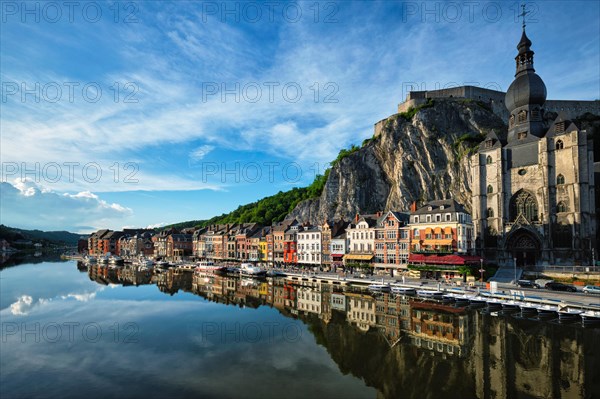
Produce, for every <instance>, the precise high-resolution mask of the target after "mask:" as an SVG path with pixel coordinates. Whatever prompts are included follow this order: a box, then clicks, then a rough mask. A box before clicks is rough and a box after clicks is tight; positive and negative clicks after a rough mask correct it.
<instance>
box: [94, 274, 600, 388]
mask: <svg viewBox="0 0 600 399" xmlns="http://www.w3.org/2000/svg"><path fill="white" fill-rule="evenodd" d="M88 273H89V275H90V278H91V279H93V280H96V281H98V282H101V283H103V284H106V283H107V282H108V281H109V280H110V278H112V277H111V274H110V273H111V271H110V270H109V269H108V268H107V267H101V266H90V267H89V269H88ZM120 277H121V278H122V279H127V278H128V277H127V272H126V271H125V269H123V271H122V272H121V274H120ZM156 278H157V280H156V282H157V285H159V287H163V288H162V289H161V291H165V292H168V291H167V290H169V289H170V290H175V292H176V291H177V290H178V289H181V288H183V289H185V287H188V286H189V287H191V288H192V289H193V291H194V293H196V294H198V295H201V296H202V297H204V298H207V299H209V300H212V301H216V302H221V303H225V304H237V305H240V306H250V307H258V306H260V305H263V304H269V305H271V306H274V307H275V308H277V309H278V310H279V311H280V312H281V314H283V315H284V316H286V317H294V314H295V312H296V314H297V313H300V315H301V317H302V320H303V322H305V323H308V324H310V325H311V331H313V329H314V331H313V332H314V333H315V334H318V336H319V340H320V342H321V343H322V345H324V346H325V347H326V348H327V350H328V352H329V353H330V354H331V356H332V358H333V359H334V360H335V361H336V362H337V363H338V364H339V365H340V367H342V365H343V367H344V368H345V370H346V371H347V372H350V373H352V374H354V375H355V376H357V377H359V378H363V379H365V381H368V383H369V385H372V386H374V387H376V388H377V389H378V390H380V391H381V392H382V393H383V396H387V397H400V396H403V397H404V396H406V397H417V396H418V395H419V394H422V393H423V388H422V387H424V386H427V387H429V388H428V391H427V392H428V393H429V394H431V395H433V396H435V397H437V396H440V397H442V396H444V395H446V396H447V397H456V396H457V395H460V397H482V398H491V397H495V398H512V397H519V396H525V397H547V398H559V397H560V398H566V397H577V398H579V397H583V398H585V397H590V398H591V397H595V396H594V395H595V394H597V393H598V392H600V380H598V379H597V378H596V377H597V376H596V374H597V370H598V369H600V358H599V357H598V356H594V353H593V352H592V351H594V350H596V349H595V348H596V347H597V342H600V330H599V329H582V328H580V327H575V326H563V325H555V324H552V323H548V322H542V321H530V320H518V319H515V318H513V317H492V316H490V315H484V314H481V313H478V312H477V311H475V310H472V309H468V308H457V307H454V306H451V305H446V304H442V303H440V302H435V301H423V300H421V299H417V298H413V297H407V296H402V295H393V294H387V293H384V294H379V295H376V296H375V297H373V296H371V295H370V294H366V293H363V292H343V291H342V290H343V289H344V288H342V287H339V286H333V285H329V284H326V283H315V282H313V281H293V282H292V281H291V280H290V281H287V280H285V279H281V278H274V279H271V278H269V279H267V280H262V281H260V280H253V281H250V282H246V283H243V280H241V279H240V278H238V277H229V276H221V275H213V274H207V275H194V276H193V277H192V273H189V272H178V271H176V270H175V269H170V270H168V271H165V272H164V273H161V274H159V275H157V277H156ZM187 279H189V281H188V280H187ZM334 310H335V312H334ZM314 315H319V317H320V320H319V318H317V317H314ZM304 316H306V317H304ZM347 323H349V324H351V325H354V326H356V327H357V328H358V330H362V331H366V333H364V332H359V331H358V330H357V328H348V327H349V326H348V324H347ZM405 337H406V338H405ZM415 347H417V348H419V350H415ZM364 348H369V350H368V355H367V354H365V352H364ZM365 356H373V357H376V358H377V365H378V366H377V367H369V366H368V364H372V362H373V358H365ZM369 362H371V363H369Z"/></svg>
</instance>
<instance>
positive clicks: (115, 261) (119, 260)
mask: <svg viewBox="0 0 600 399" xmlns="http://www.w3.org/2000/svg"><path fill="white" fill-rule="evenodd" d="M123 262H124V261H123V258H121V257H120V256H116V255H113V256H111V257H109V258H108V263H110V264H111V265H122V264H123Z"/></svg>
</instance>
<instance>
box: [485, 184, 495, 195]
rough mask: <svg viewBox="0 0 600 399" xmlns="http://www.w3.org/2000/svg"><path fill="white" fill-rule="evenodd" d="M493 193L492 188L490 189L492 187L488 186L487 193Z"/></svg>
mask: <svg viewBox="0 0 600 399" xmlns="http://www.w3.org/2000/svg"><path fill="white" fill-rule="evenodd" d="M493 192H494V187H492V185H491V184H490V185H489V186H487V193H488V194H491V193H493Z"/></svg>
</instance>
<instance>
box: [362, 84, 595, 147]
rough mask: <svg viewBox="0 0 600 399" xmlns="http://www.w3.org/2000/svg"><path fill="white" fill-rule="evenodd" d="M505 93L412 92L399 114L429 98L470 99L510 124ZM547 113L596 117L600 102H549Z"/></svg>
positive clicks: (481, 90)
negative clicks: (487, 107)
mask: <svg viewBox="0 0 600 399" xmlns="http://www.w3.org/2000/svg"><path fill="white" fill-rule="evenodd" d="M505 95H506V93H505V92H503V91H497V90H490V89H485V88H482V87H476V86H458V87H452V88H449V89H440V90H428V91H411V92H409V93H408V95H407V96H406V101H404V102H403V103H401V104H399V105H398V113H401V112H406V111H408V110H409V109H410V108H415V107H418V106H419V105H423V104H425V103H426V102H427V99H428V98H434V99H435V98H458V99H469V100H473V101H482V102H484V103H486V104H488V105H489V106H490V107H491V109H492V111H493V112H494V113H495V114H496V115H498V116H499V117H500V118H502V120H503V121H504V122H505V123H506V124H508V117H509V113H508V110H507V109H506V106H505V105H504V97H505ZM544 110H545V111H546V112H556V113H558V112H561V111H563V112H565V113H566V114H567V117H568V118H571V119H573V118H576V117H578V116H580V115H583V114H585V113H586V112H589V113H592V114H594V115H600V101H598V100H596V101H579V100H547V101H546V103H545V104H544ZM386 120H387V118H386V119H382V120H380V121H379V122H377V123H375V125H374V129H373V130H374V134H375V136H378V135H379V134H380V133H381V129H383V126H384V124H385V121H386Z"/></svg>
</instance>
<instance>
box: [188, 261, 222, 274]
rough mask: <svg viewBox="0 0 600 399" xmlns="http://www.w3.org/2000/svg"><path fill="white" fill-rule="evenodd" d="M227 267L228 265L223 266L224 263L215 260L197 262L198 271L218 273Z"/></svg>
mask: <svg viewBox="0 0 600 399" xmlns="http://www.w3.org/2000/svg"><path fill="white" fill-rule="evenodd" d="M226 269H227V267H225V266H222V265H216V264H215V263H214V262H211V261H201V262H198V263H196V269H195V270H196V271H198V272H211V273H216V272H223V271H225V270H226Z"/></svg>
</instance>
